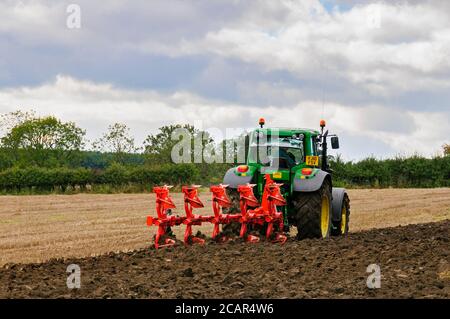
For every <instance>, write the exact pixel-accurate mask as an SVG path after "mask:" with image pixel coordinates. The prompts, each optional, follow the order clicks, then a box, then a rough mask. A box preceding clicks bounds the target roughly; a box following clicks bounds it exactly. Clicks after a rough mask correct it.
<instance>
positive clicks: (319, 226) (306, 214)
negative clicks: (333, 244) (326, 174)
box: [293, 180, 331, 239]
mask: <svg viewBox="0 0 450 319" xmlns="http://www.w3.org/2000/svg"><path fill="white" fill-rule="evenodd" d="M293 205H294V210H295V212H296V213H295V214H296V223H297V231H298V234H297V238H298V239H305V238H328V237H329V236H330V234H331V187H330V183H329V182H328V181H327V180H325V181H324V182H323V184H322V187H321V188H320V189H319V190H318V191H315V192H309V193H294V198H293Z"/></svg>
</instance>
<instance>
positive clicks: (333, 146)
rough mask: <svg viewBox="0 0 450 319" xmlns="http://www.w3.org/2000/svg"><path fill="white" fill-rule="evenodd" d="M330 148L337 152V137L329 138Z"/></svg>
mask: <svg viewBox="0 0 450 319" xmlns="http://www.w3.org/2000/svg"><path fill="white" fill-rule="evenodd" d="M331 148H332V149H334V150H337V149H338V148H339V137H337V136H333V137H332V138H331Z"/></svg>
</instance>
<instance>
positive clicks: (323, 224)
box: [320, 196, 330, 238]
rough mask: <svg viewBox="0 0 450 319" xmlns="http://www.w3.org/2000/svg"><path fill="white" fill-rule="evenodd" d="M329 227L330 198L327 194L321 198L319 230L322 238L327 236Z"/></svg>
mask: <svg viewBox="0 0 450 319" xmlns="http://www.w3.org/2000/svg"><path fill="white" fill-rule="evenodd" d="M329 228H330V199H329V198H328V196H324V197H323V198H322V214H321V218H320V230H321V231H322V238H325V237H327V236H328V230H329Z"/></svg>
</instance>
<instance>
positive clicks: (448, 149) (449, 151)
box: [442, 144, 450, 156]
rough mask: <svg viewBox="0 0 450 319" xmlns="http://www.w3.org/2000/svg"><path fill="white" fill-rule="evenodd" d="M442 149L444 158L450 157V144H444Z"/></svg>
mask: <svg viewBox="0 0 450 319" xmlns="http://www.w3.org/2000/svg"><path fill="white" fill-rule="evenodd" d="M442 148H443V149H444V156H450V144H444V145H443V146H442Z"/></svg>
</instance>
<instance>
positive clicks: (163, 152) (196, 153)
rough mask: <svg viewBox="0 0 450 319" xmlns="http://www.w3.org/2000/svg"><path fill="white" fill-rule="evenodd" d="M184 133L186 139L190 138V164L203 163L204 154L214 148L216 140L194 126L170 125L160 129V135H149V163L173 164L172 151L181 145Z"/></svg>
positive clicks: (147, 152) (147, 141)
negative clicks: (208, 148) (209, 148)
mask: <svg viewBox="0 0 450 319" xmlns="http://www.w3.org/2000/svg"><path fill="white" fill-rule="evenodd" d="M179 132H181V133H183V135H184V137H185V138H189V139H190V141H188V143H189V146H190V148H189V151H190V157H189V162H196V161H195V160H197V161H200V162H203V156H204V152H205V150H206V148H207V147H212V146H213V144H214V140H213V138H212V137H211V135H210V134H209V133H208V132H205V131H200V130H198V129H196V128H195V127H194V126H192V125H189V124H185V125H180V124H177V125H168V126H163V127H160V128H159V133H157V134H156V135H152V134H151V135H149V136H147V138H146V139H145V141H144V150H145V154H147V156H148V161H147V162H148V163H150V164H162V163H173V159H172V149H173V148H174V147H175V146H176V145H177V144H178V143H180V141H181V139H182V136H181V135H180V134H178V133H179ZM197 163H198V162H197Z"/></svg>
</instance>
